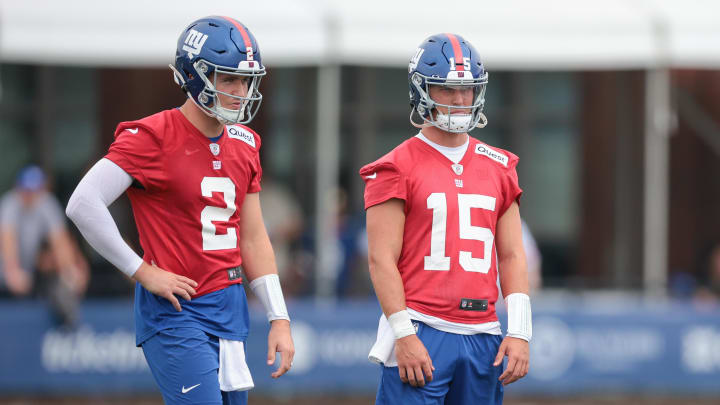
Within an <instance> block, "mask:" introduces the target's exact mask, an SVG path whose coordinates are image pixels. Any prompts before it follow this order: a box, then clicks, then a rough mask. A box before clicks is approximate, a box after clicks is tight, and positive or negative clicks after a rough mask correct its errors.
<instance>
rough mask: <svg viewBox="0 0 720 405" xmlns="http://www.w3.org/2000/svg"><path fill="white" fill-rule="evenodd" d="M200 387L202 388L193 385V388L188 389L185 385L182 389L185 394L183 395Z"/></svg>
mask: <svg viewBox="0 0 720 405" xmlns="http://www.w3.org/2000/svg"><path fill="white" fill-rule="evenodd" d="M199 386H200V384H195V385H193V386H192V387H187V388H185V386H184V385H183V387H182V393H183V394H187V393H188V392H190V390H192V389H195V388H197V387H199Z"/></svg>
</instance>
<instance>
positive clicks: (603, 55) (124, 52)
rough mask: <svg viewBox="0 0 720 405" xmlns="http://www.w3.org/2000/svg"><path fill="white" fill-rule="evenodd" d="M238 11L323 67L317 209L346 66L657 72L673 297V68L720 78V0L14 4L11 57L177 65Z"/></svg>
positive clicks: (656, 155)
mask: <svg viewBox="0 0 720 405" xmlns="http://www.w3.org/2000/svg"><path fill="white" fill-rule="evenodd" d="M213 14H215V15H217V14H220V15H231V16H234V17H236V18H238V19H239V20H241V21H243V22H244V23H246V24H247V25H248V26H249V28H250V29H251V30H252V31H253V33H254V34H255V35H256V36H257V38H258V39H259V41H260V44H261V47H262V52H263V58H264V62H265V63H266V64H267V65H269V66H318V67H319V69H318V75H319V77H318V78H319V80H318V95H319V96H318V97H319V101H318V102H319V103H320V104H321V106H322V107H320V108H318V109H317V111H318V116H317V120H318V126H317V128H318V142H317V145H318V150H317V155H318V156H322V157H323V159H317V168H316V181H317V183H316V184H317V187H316V189H317V190H318V191H317V193H318V194H317V196H316V197H317V198H316V200H317V207H316V210H317V211H316V212H319V213H322V212H329V211H330V210H329V209H328V207H329V204H331V202H329V201H327V199H326V198H325V197H326V196H325V195H324V193H323V191H324V190H329V189H331V188H332V187H334V185H335V184H336V182H337V178H338V133H339V128H340V125H339V119H340V118H339V103H340V66H341V65H365V66H394V67H401V66H405V65H406V63H407V62H408V60H409V58H410V56H411V55H412V53H413V51H414V50H415V48H416V46H417V44H418V43H420V41H421V40H422V39H423V38H425V37H426V36H428V35H430V34H433V33H436V32H445V31H452V32H456V33H460V34H462V35H463V36H464V37H466V38H467V39H469V40H470V41H472V42H473V43H474V44H475V46H476V47H477V48H478V50H479V51H480V53H481V55H482V57H483V59H484V61H485V63H486V65H487V66H489V67H491V69H492V70H495V71H497V70H564V71H567V70H620V69H642V70H647V71H648V76H647V77H648V80H647V85H648V86H647V103H646V104H647V106H648V107H647V117H646V118H647V125H646V127H647V133H646V178H645V185H646V190H645V199H646V204H645V224H646V225H645V237H644V240H645V245H644V250H645V252H644V258H645V260H644V262H645V280H646V287H647V290H648V291H652V292H655V293H660V292H661V291H662V290H663V289H664V285H665V277H666V269H667V261H666V259H665V258H666V256H667V242H666V241H667V222H668V209H667V204H668V195H667V193H668V191H667V190H668V185H667V183H668V176H667V173H668V134H669V130H670V126H669V124H668V122H669V117H670V115H671V111H670V98H669V97H670V85H669V76H668V74H667V69H670V68H713V69H717V68H720V24H718V21H717V16H718V15H720V2H717V1H713V0H687V1H685V2H677V1H671V0H636V1H629V0H605V1H603V2H591V1H577V0H549V1H545V2H537V1H532V0H505V1H502V2H487V1H473V2H462V3H458V5H457V6H450V5H448V4H447V3H441V2H437V1H430V0H414V1H387V0H384V1H381V0H365V1H362V2H352V1H332V0H295V1H293V0H274V1H272V2H266V3H256V2H253V3H250V2H243V1H239V0H216V1H213V2H211V3H204V2H197V1H189V0H175V1H170V0H154V1H140V0H125V1H123V2H103V1H95V0H75V1H54V0H23V1H17V0H0V60H1V61H3V62H15V63H31V64H53V65H56V64H59V65H91V66H158V67H161V66H166V65H167V64H168V63H169V62H170V61H171V59H172V56H173V49H174V43H175V41H176V40H177V36H178V35H179V33H180V31H181V29H182V27H184V26H185V25H186V24H187V23H188V22H190V21H192V20H194V19H196V18H198V17H199V16H204V15H213ZM317 218H318V219H317V221H318V222H317V223H316V228H317V229H318V231H317V232H318V233H317V235H316V236H317V239H316V240H317V241H318V243H317V246H318V247H319V261H318V269H317V270H318V291H319V292H320V294H321V295H330V294H331V291H332V288H331V286H332V280H333V278H334V275H333V274H332V270H331V269H330V268H329V266H327V265H326V264H325V263H327V262H328V257H329V256H328V255H329V253H328V251H327V250H326V248H325V247H327V246H330V243H329V241H331V240H332V232H331V230H332V229H333V228H334V225H333V223H332V221H333V219H332V218H330V216H328V215H317Z"/></svg>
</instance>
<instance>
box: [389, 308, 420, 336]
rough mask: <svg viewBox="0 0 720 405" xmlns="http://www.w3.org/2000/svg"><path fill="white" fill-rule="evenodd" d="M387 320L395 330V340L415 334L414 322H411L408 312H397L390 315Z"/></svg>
mask: <svg viewBox="0 0 720 405" xmlns="http://www.w3.org/2000/svg"><path fill="white" fill-rule="evenodd" d="M387 320H388V323H389V324H390V327H391V328H392V330H393V334H394V335H395V339H400V338H404V337H405V336H410V335H414V334H415V327H414V326H413V324H412V321H410V314H408V311H407V310H402V311H398V312H395V313H394V314H392V315H390V316H389V317H388V319H387Z"/></svg>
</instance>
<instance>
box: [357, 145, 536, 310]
mask: <svg viewBox="0 0 720 405" xmlns="http://www.w3.org/2000/svg"><path fill="white" fill-rule="evenodd" d="M517 162H518V158H517V156H515V155H513V154H512V153H510V152H507V151H504V150H502V149H499V148H493V147H490V146H488V145H486V144H484V143H482V142H480V141H478V140H476V139H474V138H472V137H470V139H469V144H468V148H467V151H466V152H465V154H464V155H463V157H462V159H461V160H460V161H459V162H458V163H457V164H455V163H453V162H452V161H451V160H449V159H448V158H447V157H445V155H443V154H442V153H441V152H439V151H438V150H436V149H435V148H433V147H432V146H431V145H429V144H427V143H426V142H425V141H423V140H422V139H420V138H418V137H412V138H410V139H408V140H406V141H405V142H403V143H402V144H400V145H399V146H398V147H396V148H395V149H394V150H392V151H391V152H390V153H388V154H387V155H385V156H383V157H382V158H380V159H378V160H377V161H375V162H373V163H370V164H368V165H366V166H364V167H363V168H362V169H360V175H361V176H362V178H363V179H364V180H365V209H368V208H370V207H372V206H373V205H377V204H380V203H383V202H385V201H387V200H389V199H392V198H398V199H401V200H403V201H404V202H405V206H404V211H405V229H404V232H403V244H402V251H401V253H400V257H399V259H398V263H397V266H398V270H399V271H400V275H401V277H402V281H403V286H404V290H405V300H406V304H407V307H408V308H410V309H412V310H415V311H417V312H420V313H422V314H424V315H429V316H431V317H436V318H440V319H441V320H445V321H448V322H452V323H460V324H481V323H486V322H495V321H497V316H496V314H495V301H497V297H498V289H497V256H496V253H495V244H494V238H495V236H494V235H495V232H496V226H497V222H498V219H499V218H500V217H501V216H502V215H503V214H504V213H505V211H506V210H507V209H508V207H510V205H511V204H512V203H513V201H516V200H518V199H519V198H520V195H521V193H522V190H521V189H520V187H519V185H518V178H517V173H516V171H515V167H516V165H517Z"/></svg>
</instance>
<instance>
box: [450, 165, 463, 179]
mask: <svg viewBox="0 0 720 405" xmlns="http://www.w3.org/2000/svg"><path fill="white" fill-rule="evenodd" d="M452 169H453V171H454V172H455V174H457V175H458V176H459V175H461V174H462V172H463V166H462V165H461V164H459V163H455V164H454V165H452Z"/></svg>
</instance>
